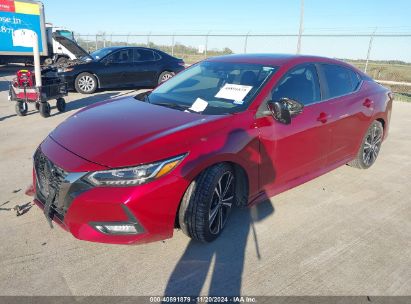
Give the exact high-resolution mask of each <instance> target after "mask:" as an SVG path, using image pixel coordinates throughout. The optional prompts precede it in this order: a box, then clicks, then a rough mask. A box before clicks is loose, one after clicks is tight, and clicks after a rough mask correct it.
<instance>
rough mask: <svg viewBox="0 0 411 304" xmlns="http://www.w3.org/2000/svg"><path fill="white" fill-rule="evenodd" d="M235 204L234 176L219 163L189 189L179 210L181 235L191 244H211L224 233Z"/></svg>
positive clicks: (196, 180) (201, 175)
mask: <svg viewBox="0 0 411 304" xmlns="http://www.w3.org/2000/svg"><path fill="white" fill-rule="evenodd" d="M234 202H235V176H234V171H233V169H232V168H231V166H230V165H228V164H225V163H222V164H218V165H215V166H213V167H210V168H209V169H207V170H205V171H204V172H202V173H201V174H200V175H199V176H198V177H197V178H196V179H195V180H194V181H193V182H192V183H191V184H190V186H189V187H188V189H187V191H186V193H185V194H184V197H183V199H182V202H181V206H180V210H179V224H180V227H181V229H182V231H183V232H184V233H185V234H186V235H188V236H189V237H191V238H192V239H194V240H197V241H201V242H205V243H207V242H211V241H213V240H215V239H216V238H217V237H218V236H219V235H220V234H221V232H222V231H223V229H224V227H225V224H226V222H227V219H228V216H229V214H230V211H231V207H232V206H233V204H234Z"/></svg>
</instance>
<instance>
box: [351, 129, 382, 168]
mask: <svg viewBox="0 0 411 304" xmlns="http://www.w3.org/2000/svg"><path fill="white" fill-rule="evenodd" d="M383 135H384V128H383V126H382V124H381V122H379V121H374V122H373V123H372V124H371V126H370V127H369V128H368V130H367V132H366V133H365V136H364V138H363V140H362V143H361V146H360V150H359V151H358V153H357V156H356V158H355V159H354V160H352V161H351V162H349V163H348V165H349V166H351V167H355V168H358V169H368V168H369V167H371V166H372V165H373V164H374V163H375V161H376V160H377V157H378V154H379V152H380V149H381V144H382V138H383Z"/></svg>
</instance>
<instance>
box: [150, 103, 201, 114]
mask: <svg viewBox="0 0 411 304" xmlns="http://www.w3.org/2000/svg"><path fill="white" fill-rule="evenodd" d="M154 104H155V105H158V106H163V107H167V108H170V109H175V110H180V111H188V112H190V113H197V114H199V113H200V112H196V111H193V110H191V109H190V107H185V106H182V105H178V104H175V103H168V102H157V103H154Z"/></svg>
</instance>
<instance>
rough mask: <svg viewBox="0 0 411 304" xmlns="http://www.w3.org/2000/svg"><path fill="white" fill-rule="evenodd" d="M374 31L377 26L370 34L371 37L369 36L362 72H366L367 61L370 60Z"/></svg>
mask: <svg viewBox="0 0 411 304" xmlns="http://www.w3.org/2000/svg"><path fill="white" fill-rule="evenodd" d="M376 31H377V28H375V30H374V32H372V35H371V37H370V42H369V44H368V52H367V60H366V61H365V68H364V73H367V69H368V61H369V60H370V55H371V49H372V43H373V41H374V35H375V32H376Z"/></svg>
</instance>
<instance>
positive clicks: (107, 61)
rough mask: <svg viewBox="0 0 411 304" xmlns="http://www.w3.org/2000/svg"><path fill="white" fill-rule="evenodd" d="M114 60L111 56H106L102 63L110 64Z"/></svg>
mask: <svg viewBox="0 0 411 304" xmlns="http://www.w3.org/2000/svg"><path fill="white" fill-rule="evenodd" d="M113 62H114V60H113V58H111V57H110V58H106V59H104V61H103V64H104V65H110V64H112V63H113Z"/></svg>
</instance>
